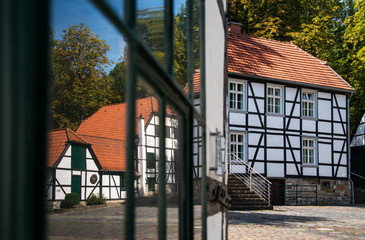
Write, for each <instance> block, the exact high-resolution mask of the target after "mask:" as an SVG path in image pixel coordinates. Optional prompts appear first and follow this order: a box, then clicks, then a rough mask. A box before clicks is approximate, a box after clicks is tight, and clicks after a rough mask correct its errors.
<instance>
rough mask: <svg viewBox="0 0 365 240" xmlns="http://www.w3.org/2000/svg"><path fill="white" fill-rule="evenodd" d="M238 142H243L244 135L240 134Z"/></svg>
mask: <svg viewBox="0 0 365 240" xmlns="http://www.w3.org/2000/svg"><path fill="white" fill-rule="evenodd" d="M238 142H239V143H243V135H238Z"/></svg>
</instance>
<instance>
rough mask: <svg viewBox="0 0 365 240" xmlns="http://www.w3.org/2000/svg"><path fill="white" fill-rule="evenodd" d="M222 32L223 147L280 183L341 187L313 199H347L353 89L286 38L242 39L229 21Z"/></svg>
mask: <svg viewBox="0 0 365 240" xmlns="http://www.w3.org/2000/svg"><path fill="white" fill-rule="evenodd" d="M228 31H229V33H228V78H229V82H228V86H227V92H228V94H227V109H228V115H229V117H228V119H229V152H230V153H231V154H234V155H236V156H237V157H239V158H240V159H242V160H244V161H245V162H247V163H248V164H249V165H251V166H252V167H253V168H254V169H255V170H256V171H258V172H259V173H261V174H263V175H264V176H266V177H267V178H268V179H270V180H273V181H276V182H279V183H280V184H283V185H286V186H288V185H293V184H297V185H306V184H312V185H313V184H314V185H317V186H316V189H317V190H318V191H319V192H318V194H319V195H318V196H321V193H320V191H322V189H324V188H323V186H324V185H326V187H325V188H327V187H328V186H331V189H332V190H333V189H336V188H337V189H345V190H344V191H341V192H335V191H334V194H333V195H332V196H330V194H327V193H329V191H328V192H327V193H326V194H325V195H326V197H323V199H321V198H320V199H319V200H318V201H321V200H323V201H322V202H319V204H326V203H327V204H331V203H333V204H337V203H338V204H343V203H346V204H349V203H350V200H349V199H350V194H349V191H350V190H349V186H350V185H349V183H348V179H349V161H350V159H349V120H348V116H349V98H350V96H351V94H352V93H353V92H354V89H353V88H352V87H351V86H350V85H349V84H348V83H347V82H346V81H345V80H343V79H342V78H341V77H340V76H339V75H337V74H336V73H335V72H334V71H333V70H332V69H331V68H330V67H329V66H327V64H326V63H325V62H323V61H321V60H319V59H317V58H315V57H313V56H312V55H310V54H309V53H307V52H305V51H303V50H302V49H300V48H298V47H297V46H295V45H293V44H291V43H285V42H279V41H273V40H268V39H262V38H256V37H249V36H245V35H243V34H241V32H240V25H239V24H234V23H232V24H230V25H229V30H228ZM232 159H234V158H232ZM230 164H231V165H232V166H233V165H235V162H234V160H232V161H231V162H230ZM231 169H236V170H233V171H239V168H231ZM237 169H238V170H237ZM314 180H316V181H314ZM323 181H324V182H326V183H325V184H322V182H323ZM328 181H330V184H328ZM340 185H341V187H339V186H340ZM336 186H337V187H336ZM321 187H322V188H321ZM317 190H316V191H317ZM325 191H327V190H325ZM282 194H285V193H282ZM336 194H337V195H336ZM338 197H340V200H338V201H337V200H336V199H338ZM331 198H332V199H331ZM287 203H289V202H287Z"/></svg>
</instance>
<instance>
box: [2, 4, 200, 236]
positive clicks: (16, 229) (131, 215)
mask: <svg viewBox="0 0 365 240" xmlns="http://www.w3.org/2000/svg"><path fill="white" fill-rule="evenodd" d="M91 2H93V3H94V4H95V6H97V8H98V9H99V10H100V12H102V13H103V14H104V15H105V16H106V17H107V18H108V19H109V21H110V22H111V23H112V24H113V25H114V26H115V28H116V29H118V31H119V32H120V33H121V34H122V35H123V36H124V37H125V38H126V40H127V43H128V52H127V60H128V67H127V102H128V107H127V108H128V109H127V113H128V114H127V117H128V120H127V122H128V127H127V129H128V131H127V139H128V142H127V174H126V181H125V184H126V185H125V186H126V189H127V202H126V221H125V238H126V239H134V236H135V222H134V221H135V199H134V171H135V166H134V164H135V163H134V144H135V143H134V138H135V127H136V126H135V112H136V109H135V104H134V103H135V101H136V82H137V77H138V76H142V77H143V78H144V79H145V80H146V81H147V83H148V85H149V86H151V87H152V88H153V90H154V91H155V92H156V93H157V95H158V96H159V99H160V101H159V105H160V107H159V114H160V115H159V116H160V118H159V119H160V120H159V121H160V123H159V124H160V125H161V126H164V125H165V116H166V110H165V109H166V105H167V104H168V105H170V106H172V107H173V108H174V109H176V111H177V112H178V114H180V116H182V119H181V126H182V127H181V128H182V130H181V133H182V136H181V139H180V141H181V142H180V144H181V145H180V147H181V152H182V153H183V154H182V156H181V157H182V159H181V163H182V166H181V168H180V169H179V171H180V173H179V175H180V176H181V179H183V180H184V181H180V184H181V185H180V187H179V191H180V192H179V197H180V199H179V203H180V205H179V238H180V239H193V238H194V231H193V230H194V229H193V227H194V221H193V161H192V135H193V132H192V129H193V118H195V119H197V120H198V121H199V123H200V125H201V126H202V128H203V134H202V136H203V143H202V146H203V150H202V155H203V156H202V158H203V159H202V186H206V159H205V155H206V154H205V135H206V134H205V60H204V56H205V52H204V47H205V39H204V35H205V28H204V27H205V24H204V18H205V14H204V11H205V0H200V14H199V15H200V76H201V89H200V96H201V99H202V100H201V105H200V114H199V113H198V112H197V111H196V110H195V109H194V106H193V84H192V80H193V71H194V69H193V25H192V15H193V8H192V7H193V1H192V0H188V1H187V9H188V11H187V13H188V14H187V15H188V26H187V33H188V36H187V42H188V49H187V55H188V83H189V84H188V85H189V94H188V97H187V96H186V95H185V94H184V92H183V89H182V88H181V87H180V86H179V85H178V84H177V82H176V80H174V79H173V74H172V73H173V65H172V63H173V1H172V0H165V6H164V31H165V33H166V35H165V53H166V54H165V62H166V66H162V65H161V63H159V62H158V61H157V60H156V58H155V57H154V56H153V55H152V54H151V52H150V51H149V49H148V47H146V46H145V44H143V42H142V41H141V39H140V37H139V36H138V34H137V31H136V0H126V1H125V5H124V19H121V18H120V17H119V16H118V15H117V14H116V13H115V12H114V11H113V9H112V8H111V6H110V5H109V4H108V3H107V1H103V0H91ZM48 14H49V2H48V1H47V0H40V1H29V0H1V5H0V24H1V28H0V41H1V42H0V47H1V51H0V53H1V59H0V61H1V62H0V67H1V68H0V74H1V75H0V79H1V88H0V91H1V94H0V95H1V101H0V102H1V103H0V104H1V117H0V127H1V143H0V147H1V149H0V150H1V151H0V152H1V153H0V154H1V168H0V172H1V174H0V175H1V176H0V177H1V182H2V183H3V186H4V188H3V189H2V196H1V198H0V199H1V200H0V208H1V211H0V212H1V217H0V218H1V224H0V226H1V227H0V238H1V239H44V238H45V229H46V226H45V225H46V224H45V196H44V183H45V177H44V176H45V159H46V134H47V126H48V113H47V111H48V110H47V109H48V105H47V103H48V87H49V77H48V37H49V36H48V35H49V29H48V21H49V16H48ZM164 136H165V129H164V128H163V127H162V128H161V131H160V138H159V139H160V140H159V141H160V143H159V146H160V153H161V156H160V164H159V172H160V173H162V174H160V179H159V186H158V188H159V191H158V192H159V196H158V200H159V201H158V202H159V217H158V219H159V231H158V234H159V236H158V238H159V239H166V189H165V186H166V176H165V175H166V174H165V172H166V166H165V164H164V163H165V162H166V157H165V154H164V152H165V138H164ZM206 199H207V196H206V188H205V187H202V238H203V239H206V236H207V235H206V229H207V225H206V218H207V205H206V202H207V201H206Z"/></svg>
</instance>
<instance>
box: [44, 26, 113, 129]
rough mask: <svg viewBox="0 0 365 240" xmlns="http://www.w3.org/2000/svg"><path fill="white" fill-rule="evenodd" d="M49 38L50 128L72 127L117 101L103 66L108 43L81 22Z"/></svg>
mask: <svg viewBox="0 0 365 240" xmlns="http://www.w3.org/2000/svg"><path fill="white" fill-rule="evenodd" d="M63 33H64V34H63V35H62V36H61V39H60V40H55V39H53V40H52V49H51V61H52V71H53V87H52V88H53V89H52V90H53V97H52V99H51V110H52V114H53V127H54V128H58V127H68V128H70V129H73V130H76V128H77V127H78V125H79V124H80V122H81V121H82V120H83V119H85V118H87V117H88V116H90V115H91V114H92V113H94V112H95V111H96V110H97V109H98V108H100V107H101V106H104V105H106V104H109V103H112V102H116V101H119V100H120V97H119V96H118V94H117V93H116V92H115V91H113V89H112V78H110V77H108V75H107V74H106V72H105V70H104V67H107V66H108V65H109V64H110V60H109V59H108V58H107V56H106V53H107V51H108V50H109V45H108V44H106V43H105V41H104V40H101V39H99V37H98V35H96V36H94V34H93V32H91V31H90V29H89V28H88V27H87V26H85V25H84V24H79V25H75V26H70V27H69V28H68V29H67V30H64V31H63Z"/></svg>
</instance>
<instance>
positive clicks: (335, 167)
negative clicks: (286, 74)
mask: <svg viewBox="0 0 365 240" xmlns="http://www.w3.org/2000/svg"><path fill="white" fill-rule="evenodd" d="M229 77H230V78H231V79H234V80H242V81H243V82H245V83H246V86H247V88H246V89H247V90H246V92H245V94H246V95H245V99H246V100H245V101H246V102H247V104H249V102H250V101H249V99H251V104H252V105H251V108H250V107H248V106H247V109H246V110H245V111H241V112H240V113H241V115H242V117H243V118H245V120H246V121H245V123H243V120H244V119H242V124H238V123H235V124H229V129H230V131H242V132H245V133H246V134H250V133H255V134H260V136H259V137H258V144H257V145H256V143H252V142H251V143H250V142H249V140H248V137H247V143H246V144H247V145H246V146H247V149H249V151H253V154H252V155H251V158H252V159H249V155H248V154H247V158H248V159H247V160H248V162H249V163H251V166H253V167H254V166H255V163H259V162H261V163H263V164H264V170H263V175H265V176H267V173H268V172H267V171H268V163H281V164H283V165H284V166H283V167H284V177H285V178H287V177H290V178H317V179H320V178H323V179H347V176H346V177H341V176H338V172H339V168H340V167H345V168H348V163H349V150H348V148H349V146H348V145H349V144H348V143H347V141H348V137H347V132H348V120H347V119H346V117H344V116H343V114H344V112H343V110H345V114H348V106H347V105H346V106H345V107H344V106H340V105H339V103H338V99H337V96H336V94H341V95H344V96H345V97H346V101H348V98H349V94H350V93H351V91H341V90H340V89H334V88H333V89H332V88H323V87H320V86H318V87H317V86H315V85H308V84H302V85H300V84H298V85H297V84H293V83H290V82H285V81H284V82H283V81H272V82H268V81H267V80H266V79H257V78H256V77H248V76H241V75H235V74H230V73H229ZM252 83H259V84H262V85H263V88H264V89H263V92H264V97H262V96H257V95H256V93H255V88H254V87H253V84H252ZM268 84H278V85H282V87H283V88H282V91H283V94H282V101H283V103H282V108H283V114H282V115H283V116H282V117H283V123H282V124H283V128H282V129H281V128H275V127H268V126H267V123H268V116H270V114H269V115H268V114H267V108H266V106H267V86H268ZM288 88H292V89H295V90H296V92H295V94H294V95H295V96H294V98H293V99H290V100H287V99H286V98H287V95H286V93H287V89H288ZM303 88H305V89H309V90H315V91H316V103H315V111H316V114H317V115H316V116H315V117H314V118H305V117H302V89H303ZM318 92H321V93H325V94H329V95H330V98H326V97H325V95H322V97H319V96H318ZM258 100H260V101H263V102H264V108H263V109H261V111H260V108H259V104H258ZM320 101H327V102H330V104H331V113H330V119H323V117H321V118H320V117H319V116H318V111H319V109H318V105H319V102H320ZM260 106H262V105H260ZM298 107H299V115H296V114H294V113H295V110H296V108H298ZM287 108H289V109H287ZM255 110H256V111H255ZM287 110H290V113H289V114H288V115H287ZM341 110H342V111H341ZM334 111H337V113H338V115H339V117H338V119H336V120H335V118H334V115H333V114H334ZM235 112H237V111H234V110H233V111H230V113H235ZM249 115H252V116H253V115H255V116H257V118H258V121H259V123H258V124H259V125H257V124H255V125H252V124H251V123H250V122H249V121H250V120H249V117H248V116H249ZM294 119H296V120H295V121H297V123H296V124H298V125H299V129H294V128H290V125H291V122H292V121H293V120H294ZM251 121H252V120H251ZM279 121H280V120H279ZM304 121H313V127H314V128H313V131H311V130H308V129H306V128H304V125H303V124H304ZM320 123H327V124H328V126H329V127H330V128H331V132H327V131H321V130H320ZM335 125H338V126H340V125H341V128H342V130H343V134H342V133H338V132H337V133H335V132H334V129H335V127H338V126H335ZM268 135H277V136H283V146H268V139H267V136H268ZM290 137H299V143H300V147H295V146H293V145H292V143H291V139H290ZM302 137H311V138H314V139H315V141H316V161H317V164H316V166H313V167H312V168H315V169H316V170H315V171H316V174H315V175H305V174H304V172H303V169H304V168H307V167H306V166H303V165H302V160H301V158H302V154H303V153H302ZM337 141H342V146H340V149H337V148H338V147H337V148H336V149H335V147H336V146H337V145H338V144H337V145H336V146H335V142H337ZM320 144H328V145H331V152H332V153H331V156H330V163H321V162H319V161H320V159H319V149H320V146H319V145H320ZM255 148H256V149H255ZM260 149H263V151H264V160H262V159H257V158H258V153H259V150H260ZM268 149H282V150H283V160H282V161H275V160H268V155H267V151H268ZM298 152H299V155H298ZM335 155H336V156H339V157H338V159H335ZM289 156H290V157H291V158H292V159H293V160H290V161H288V158H289ZM295 156H299V159H297V158H296V157H295ZM344 157H347V160H346V163H344V160H343V158H344ZM288 164H294V165H295V169H296V171H297V173H298V175H293V174H288V172H287V165H288ZM321 166H331V169H332V170H331V171H332V175H331V176H328V175H326V176H324V175H322V176H321V175H320V167H321Z"/></svg>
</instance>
